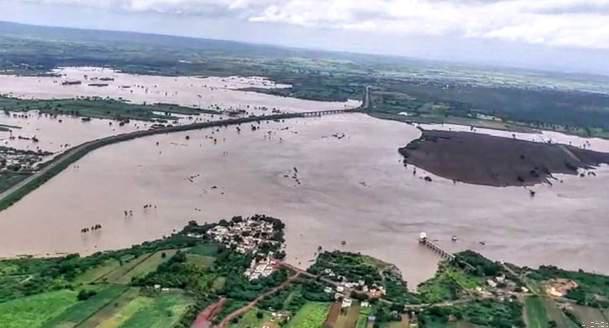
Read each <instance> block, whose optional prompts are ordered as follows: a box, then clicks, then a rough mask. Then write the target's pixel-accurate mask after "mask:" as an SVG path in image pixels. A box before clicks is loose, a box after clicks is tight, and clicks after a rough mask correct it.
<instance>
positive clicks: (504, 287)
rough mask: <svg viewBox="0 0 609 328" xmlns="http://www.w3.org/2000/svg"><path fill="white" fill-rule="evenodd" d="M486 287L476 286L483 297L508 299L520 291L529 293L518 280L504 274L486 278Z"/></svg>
mask: <svg viewBox="0 0 609 328" xmlns="http://www.w3.org/2000/svg"><path fill="white" fill-rule="evenodd" d="M486 285H487V287H486V288H482V287H476V292H477V293H478V294H479V295H480V296H482V297H488V298H490V297H493V296H496V297H499V299H500V300H503V299H508V298H509V297H510V296H513V295H516V294H518V293H528V291H529V290H528V289H527V288H526V287H524V286H519V284H517V283H516V282H514V281H512V280H510V279H508V278H506V276H505V275H504V274H500V275H498V276H496V277H493V278H489V279H487V280H486Z"/></svg>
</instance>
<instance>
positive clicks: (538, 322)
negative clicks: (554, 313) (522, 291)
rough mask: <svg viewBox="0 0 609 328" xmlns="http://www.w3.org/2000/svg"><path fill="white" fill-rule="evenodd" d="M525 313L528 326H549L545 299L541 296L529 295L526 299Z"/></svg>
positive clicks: (544, 327)
mask: <svg viewBox="0 0 609 328" xmlns="http://www.w3.org/2000/svg"><path fill="white" fill-rule="evenodd" d="M524 305H525V315H526V323H527V327H528V328H548V327H549V324H548V313H547V312H546V307H545V304H544V300H543V299H542V298H540V297H539V296H529V297H527V298H526V299H525V302H524Z"/></svg>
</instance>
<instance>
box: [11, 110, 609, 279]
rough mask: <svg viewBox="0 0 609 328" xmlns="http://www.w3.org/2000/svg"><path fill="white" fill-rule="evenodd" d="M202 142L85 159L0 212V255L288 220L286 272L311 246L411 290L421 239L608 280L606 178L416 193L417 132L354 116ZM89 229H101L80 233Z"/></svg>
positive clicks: (424, 256) (426, 254) (441, 182)
mask: <svg viewBox="0 0 609 328" xmlns="http://www.w3.org/2000/svg"><path fill="white" fill-rule="evenodd" d="M269 132H270V134H269ZM211 133H212V130H202V131H191V132H185V133H176V134H170V135H162V136H153V137H148V138H142V139H137V140H133V141H130V142H125V143H120V144H116V145H112V146H109V147H105V148H102V149H100V150H97V151H95V152H93V153H91V154H89V155H87V156H86V157H84V158H83V159H82V160H80V161H79V162H78V166H77V167H76V168H74V167H73V168H70V169H68V170H66V171H64V172H62V173H61V174H60V175H58V176H57V177H55V178H53V179H52V180H51V181H49V182H48V183H47V184H45V185H43V186H42V187H41V188H39V189H37V190H36V191H34V192H33V193H31V194H29V195H28V196H26V197H25V198H24V199H23V200H21V201H20V202H19V203H17V204H16V205H14V206H12V207H10V208H9V209H8V210H5V211H3V212H0V256H15V255H19V254H37V255H46V254H52V253H60V252H82V253H91V252H95V251H97V250H103V249H114V248H120V247H126V246H129V245H131V244H134V243H138V242H142V241H145V240H150V239H153V238H157V237H160V236H163V235H166V234H168V233H170V232H171V231H172V230H173V229H179V228H180V227H181V226H183V225H184V224H185V223H186V222H187V221H188V220H191V219H195V220H198V221H200V222H205V221H216V220H218V219H219V218H223V217H224V218H227V217H231V216H234V215H243V216H246V215H252V214H255V213H265V214H268V215H272V216H275V217H278V218H281V219H283V220H284V221H285V222H286V224H287V231H286V239H287V253H288V261H289V262H290V263H293V264H295V265H299V266H302V267H306V266H307V265H308V264H309V263H310V262H309V261H310V260H311V259H312V258H313V256H314V252H315V251H316V249H317V247H318V246H320V245H321V246H323V247H324V248H325V249H345V250H351V251H360V252H363V253H367V254H370V255H372V256H376V257H378V258H380V259H382V260H385V261H388V262H392V263H395V264H396V265H398V267H399V268H400V269H401V270H402V271H403V273H404V277H405V279H406V280H408V281H409V284H410V286H411V287H414V286H416V284H417V283H419V282H421V281H422V280H424V279H426V278H429V277H430V276H431V275H432V273H433V272H434V270H435V266H436V263H437V260H438V258H437V257H436V256H435V255H434V254H433V253H431V251H429V250H427V249H425V248H422V247H421V246H419V245H418V243H417V237H418V234H419V232H421V231H426V232H427V233H428V234H429V236H430V237H431V238H432V239H438V243H439V244H441V245H443V246H445V247H446V248H448V249H449V250H452V251H456V250H463V249H474V250H477V251H480V252H482V253H483V254H484V255H487V256H490V257H492V258H496V259H499V260H506V261H510V262H514V263H517V264H521V265H539V264H554V265H558V266H562V267H566V268H570V269H577V268H584V269H586V270H591V271H600V272H604V273H609V258H608V257H607V253H606V251H607V249H609V238H607V235H608V233H609V218H608V217H607V216H606V213H607V211H608V210H609V202H607V194H608V192H609V169H607V168H606V167H603V168H601V169H599V170H597V176H596V177H585V178H579V177H573V176H565V177H562V178H563V180H564V183H562V184H555V185H554V186H547V185H538V186H535V187H534V188H535V190H536V191H537V196H536V197H534V198H531V197H530V196H529V193H528V192H527V191H526V190H524V189H523V188H519V187H506V188H496V187H488V186H476V185H466V184H461V183H458V184H453V183H452V182H451V181H448V180H445V179H442V178H439V177H434V180H433V182H431V183H429V182H425V181H424V180H423V179H422V177H423V175H422V174H421V173H417V174H416V175H413V173H412V168H411V167H408V168H404V166H403V165H402V157H401V155H400V154H399V153H398V148H399V147H403V146H405V145H406V144H407V143H408V142H410V141H411V140H414V139H416V138H418V137H419V136H420V131H419V130H417V129H416V128H414V127H412V126H409V125H406V124H402V123H398V122H392V121H383V120H378V119H374V118H370V117H368V116H365V115H363V114H344V115H336V116H329V117H324V118H321V119H302V120H289V121H286V122H285V123H278V122H273V123H262V124H261V128H260V129H257V130H256V131H252V129H251V128H250V125H244V126H242V129H241V133H240V134H238V133H237V131H236V129H235V127H229V128H226V129H220V131H219V132H214V134H213V136H212V135H211ZM186 136H189V137H190V139H189V140H186ZM206 136H207V137H213V138H216V140H217V144H214V142H213V140H212V139H209V138H206ZM157 142H159V146H156V143H157ZM144 204H154V205H156V206H157V208H156V209H155V208H152V209H150V208H149V209H147V210H144V209H143V206H144ZM124 210H133V216H128V217H125V215H124V212H123V211H124ZM94 224H101V225H102V226H103V228H102V229H101V230H99V231H96V232H94V233H89V234H81V233H80V229H81V228H82V227H85V226H91V225H94ZM452 235H457V236H458V238H459V240H458V241H457V242H455V243H453V242H451V241H450V239H451V236H452ZM342 241H346V245H344V246H341V242H342ZM481 241H484V242H486V245H485V246H483V245H481V244H480V242H481Z"/></svg>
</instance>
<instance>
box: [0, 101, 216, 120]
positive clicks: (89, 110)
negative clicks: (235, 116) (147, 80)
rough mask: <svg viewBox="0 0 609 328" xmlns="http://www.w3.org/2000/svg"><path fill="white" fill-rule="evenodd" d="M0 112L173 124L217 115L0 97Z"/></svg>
mask: <svg viewBox="0 0 609 328" xmlns="http://www.w3.org/2000/svg"><path fill="white" fill-rule="evenodd" d="M0 109H1V110H3V111H5V112H26V111H31V110H37V111H39V112H40V113H41V114H40V115H49V116H52V117H57V116H59V115H70V116H78V117H88V118H103V119H111V120H117V121H123V122H124V121H129V120H139V121H154V122H158V123H167V122H172V121H174V120H176V119H177V116H174V115H173V114H180V115H191V116H197V115H200V114H201V113H208V114H218V113H219V112H218V111H214V110H201V109H197V108H191V107H183V106H177V105H169V104H152V105H138V104H130V103H126V102H123V101H119V100H114V99H110V98H98V97H90V98H78V99H61V100H31V99H27V100H26V99H23V100H22V99H16V98H7V97H0Z"/></svg>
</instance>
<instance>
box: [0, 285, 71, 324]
mask: <svg viewBox="0 0 609 328" xmlns="http://www.w3.org/2000/svg"><path fill="white" fill-rule="evenodd" d="M76 302H77V300H76V292H74V291H71V290H59V291H54V292H49V293H44V294H39V295H32V296H28V297H23V298H20V299H15V300H12V301H8V302H4V303H0V325H1V326H2V327H8V328H13V327H14V328H21V327H32V328H35V327H43V324H44V323H45V322H46V321H47V320H49V319H51V318H53V317H55V316H57V315H59V314H61V313H62V312H63V311H65V310H66V309H68V308H69V307H70V306H72V305H73V304H75V303H76Z"/></svg>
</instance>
